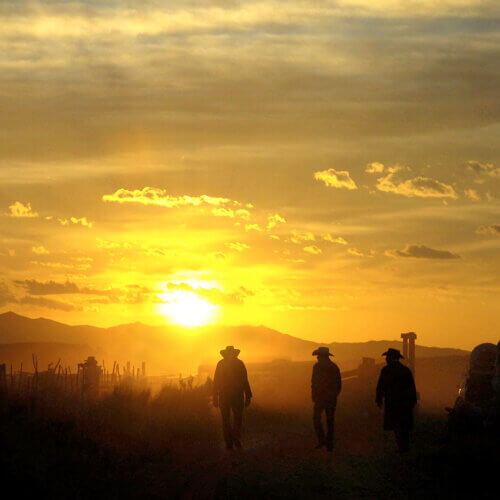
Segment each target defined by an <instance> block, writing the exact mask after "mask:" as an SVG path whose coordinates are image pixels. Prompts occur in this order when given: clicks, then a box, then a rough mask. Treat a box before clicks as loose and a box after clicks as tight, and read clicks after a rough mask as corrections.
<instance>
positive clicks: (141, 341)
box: [0, 312, 468, 374]
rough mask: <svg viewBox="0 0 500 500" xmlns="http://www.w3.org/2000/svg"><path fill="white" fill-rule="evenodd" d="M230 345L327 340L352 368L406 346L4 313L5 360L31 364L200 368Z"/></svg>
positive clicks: (262, 347) (281, 352)
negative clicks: (73, 322) (91, 359)
mask: <svg viewBox="0 0 500 500" xmlns="http://www.w3.org/2000/svg"><path fill="white" fill-rule="evenodd" d="M226 345H235V346H236V347H237V348H239V349H241V358H242V359H244V360H245V361H248V362H265V361H271V360H273V359H289V360H296V361H301V360H311V353H312V351H313V350H314V349H315V348H316V347H318V346H327V347H329V348H330V350H331V351H332V352H333V353H334V355H335V359H336V361H337V362H338V363H339V365H340V366H341V368H343V369H350V368H353V367H354V366H356V365H357V363H359V360H360V359H361V358H362V357H372V358H375V359H377V360H378V359H380V355H381V354H382V352H384V351H385V350H387V348H388V347H394V348H397V349H401V348H402V346H401V342H400V341H398V340H377V341H369V342H332V343H330V344H324V343H319V344H318V343H315V342H312V341H309V340H303V339H300V338H297V337H293V336H291V335H287V334H285V333H281V332H279V331H277V330H273V329H270V328H266V327H264V326H214V325H212V326H204V327H199V328H183V327H178V326H172V325H166V326H148V325H145V324H142V323H131V324H125V325H119V326H114V327H110V328H99V327H95V326H87V325H79V326H70V325H66V324H64V323H59V322H56V321H52V320H50V319H45V318H36V319H33V318H28V317H25V316H21V315H19V314H16V313H13V312H6V313H3V314H0V363H14V364H19V363H20V362H23V363H24V366H25V367H28V368H27V369H29V367H31V358H32V353H35V354H37V356H38V358H39V364H40V366H44V365H45V364H48V363H49V362H56V361H57V360H58V359H59V358H61V362H62V363H63V364H67V365H75V364H76V362H77V361H78V360H80V361H83V360H84V359H85V358H86V357H87V356H89V355H93V356H96V357H97V359H98V360H105V362H106V364H107V366H108V367H109V366H112V364H113V361H115V360H116V361H118V362H119V363H120V364H122V365H123V364H124V363H125V362H126V361H130V362H131V363H132V364H135V365H136V366H139V365H140V363H141V362H142V361H146V363H147V366H148V371H149V373H151V374H168V373H178V372H179V371H183V372H184V373H186V372H190V373H193V372H196V370H197V368H198V366H199V365H200V364H204V363H210V364H213V363H214V362H215V361H216V360H217V359H218V358H219V351H220V349H221V348H223V347H225V346H226ZM467 354H468V351H464V350H461V349H453V348H441V347H426V346H420V345H418V344H417V347H416V357H417V358H423V357H432V358H436V357H445V356H457V355H463V356H465V355H467Z"/></svg>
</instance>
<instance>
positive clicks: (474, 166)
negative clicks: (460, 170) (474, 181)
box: [467, 160, 500, 177]
mask: <svg viewBox="0 0 500 500" xmlns="http://www.w3.org/2000/svg"><path fill="white" fill-rule="evenodd" d="M467 168H468V169H469V170H470V171H472V172H474V173H475V174H477V175H489V176H490V177H499V176H500V168H498V167H495V165H493V163H481V162H479V161H476V160H469V161H468V162H467Z"/></svg>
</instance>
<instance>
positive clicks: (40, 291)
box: [14, 280, 82, 295]
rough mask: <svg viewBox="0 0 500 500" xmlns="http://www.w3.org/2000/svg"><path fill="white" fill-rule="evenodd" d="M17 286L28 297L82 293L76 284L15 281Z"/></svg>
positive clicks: (67, 282) (68, 282)
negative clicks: (24, 290)
mask: <svg viewBox="0 0 500 500" xmlns="http://www.w3.org/2000/svg"><path fill="white" fill-rule="evenodd" d="M14 283H15V284H16V285H17V286H20V287H23V288H25V289H26V291H27V292H28V293H29V294H30V295H63V294H70V293H82V292H81V291H80V289H79V288H78V286H77V285H76V283H72V282H70V281H66V282H65V283H57V282H56V281H47V282H45V283H44V282H41V281H37V280H16V281H14Z"/></svg>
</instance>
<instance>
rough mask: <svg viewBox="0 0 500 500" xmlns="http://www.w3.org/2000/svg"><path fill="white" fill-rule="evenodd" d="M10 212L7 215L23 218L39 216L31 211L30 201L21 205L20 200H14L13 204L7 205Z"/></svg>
mask: <svg viewBox="0 0 500 500" xmlns="http://www.w3.org/2000/svg"><path fill="white" fill-rule="evenodd" d="M9 210H10V212H9V213H8V215H9V216H10V217H19V218H21V217H25V218H33V217H39V215H38V213H37V212H33V210H32V209H31V203H29V202H28V203H26V205H23V204H22V203H21V202H20V201H16V202H15V203H14V204H12V205H10V206H9Z"/></svg>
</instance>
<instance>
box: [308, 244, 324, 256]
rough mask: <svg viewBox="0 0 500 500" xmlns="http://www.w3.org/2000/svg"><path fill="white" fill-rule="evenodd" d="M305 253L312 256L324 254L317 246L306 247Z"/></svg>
mask: <svg viewBox="0 0 500 500" xmlns="http://www.w3.org/2000/svg"><path fill="white" fill-rule="evenodd" d="M304 252H307V253H310V254H312V255H319V254H320V253H323V250H321V248H318V247H317V246H316V245H309V246H308V247H304Z"/></svg>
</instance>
